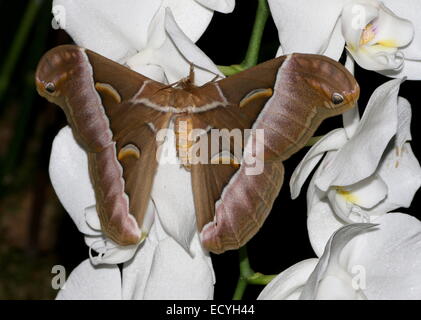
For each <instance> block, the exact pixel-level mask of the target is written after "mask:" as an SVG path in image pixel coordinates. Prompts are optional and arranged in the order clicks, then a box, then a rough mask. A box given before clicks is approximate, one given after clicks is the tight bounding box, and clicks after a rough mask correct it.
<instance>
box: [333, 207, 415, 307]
mask: <svg viewBox="0 0 421 320" xmlns="http://www.w3.org/2000/svg"><path fill="white" fill-rule="evenodd" d="M376 223H378V224H379V225H378V226H377V228H376V230H374V231H373V232H369V233H365V234H362V235H360V236H358V237H356V238H355V239H354V240H352V241H351V242H350V243H349V245H348V246H347V248H346V250H345V251H344V252H343V253H342V258H341V260H342V261H341V264H342V266H343V268H344V269H345V270H346V271H348V273H350V272H352V270H353V269H354V268H355V267H356V266H358V267H359V268H360V269H363V270H364V275H365V278H366V279H365V281H364V282H365V288H363V290H364V294H365V295H366V296H367V298H368V299H417V300H419V299H421V274H420V272H419V270H421V222H420V221H419V220H418V219H416V218H415V217H412V216H409V215H406V214H401V213H390V214H387V215H383V216H381V217H379V218H378V219H376Z"/></svg>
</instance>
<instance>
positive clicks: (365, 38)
mask: <svg viewBox="0 0 421 320" xmlns="http://www.w3.org/2000/svg"><path fill="white" fill-rule="evenodd" d="M375 36H376V32H375V28H374V25H373V24H372V23H369V24H368V25H366V27H365V28H364V30H363V32H362V34H361V38H360V46H363V45H366V44H367V43H369V42H371V41H372V40H373V39H374V37H375Z"/></svg>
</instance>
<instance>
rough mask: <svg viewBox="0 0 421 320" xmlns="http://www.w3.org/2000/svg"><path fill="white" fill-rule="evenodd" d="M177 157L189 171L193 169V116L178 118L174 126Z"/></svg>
mask: <svg viewBox="0 0 421 320" xmlns="http://www.w3.org/2000/svg"><path fill="white" fill-rule="evenodd" d="M174 131H175V138H176V139H175V141H176V142H175V144H176V149H177V157H178V159H179V160H180V162H181V164H182V165H183V166H184V168H186V169H187V170H190V167H191V161H190V160H191V150H192V146H193V139H192V131H193V119H192V118H191V116H189V115H186V116H178V117H177V118H175V124H174Z"/></svg>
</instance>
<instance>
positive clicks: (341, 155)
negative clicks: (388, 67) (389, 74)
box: [316, 80, 401, 191]
mask: <svg viewBox="0 0 421 320" xmlns="http://www.w3.org/2000/svg"><path fill="white" fill-rule="evenodd" d="M400 84H401V80H391V81H389V82H387V83H385V84H383V85H381V86H380V87H378V88H377V89H376V90H375V92H374V93H373V95H372V96H371V98H370V100H369V102H368V104H367V108H366V110H365V112H364V115H363V117H362V119H361V122H360V125H359V127H358V129H357V131H356V132H355V134H354V136H353V137H352V138H351V139H350V140H349V141H348V143H347V144H345V145H344V146H343V147H342V148H341V149H340V150H339V151H338V153H337V154H336V157H335V159H334V160H333V161H332V162H331V163H330V164H329V166H327V167H326V169H325V170H324V172H323V174H322V175H321V176H320V177H319V178H318V179H317V181H316V185H317V186H318V187H319V188H320V189H321V190H324V191H326V190H327V189H328V188H329V186H331V185H334V186H348V185H352V184H354V183H356V182H358V181H361V180H363V179H365V178H367V177H369V176H370V175H371V174H373V173H374V171H375V170H376V168H377V166H378V163H379V161H380V159H381V157H382V155H383V152H384V150H385V149H386V146H387V144H388V143H389V141H390V139H391V138H392V137H393V136H394V135H395V134H396V131H397V125H398V123H397V122H398V121H397V118H398V117H397V114H398V113H397V112H398V111H397V108H398V107H397V101H398V98H397V95H398V91H399V87H400ZM367 141H375V143H367Z"/></svg>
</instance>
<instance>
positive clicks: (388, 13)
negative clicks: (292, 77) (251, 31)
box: [269, 0, 421, 80]
mask: <svg viewBox="0 0 421 320" xmlns="http://www.w3.org/2000/svg"><path fill="white" fill-rule="evenodd" d="M269 5H270V10H271V13H272V16H273V18H274V21H275V24H276V26H277V28H278V32H279V40H280V43H281V46H280V48H279V50H278V53H277V55H282V54H289V53H292V52H305V53H317V54H323V55H327V56H329V57H331V58H333V59H336V60H338V59H339V58H340V56H341V54H342V51H343V48H344V45H346V48H347V49H348V51H349V52H350V53H351V54H352V56H353V57H354V59H355V61H356V62H357V63H358V64H359V65H360V66H361V67H363V68H365V69H367V70H375V71H377V72H380V73H382V74H385V75H387V76H390V77H396V78H402V77H405V76H406V77H408V79H412V80H417V79H421V20H420V19H419V14H418V13H419V12H420V11H421V2H420V1H418V0H405V1H402V0H383V1H382V2H381V1H378V0H321V1H312V0H269Z"/></svg>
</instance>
